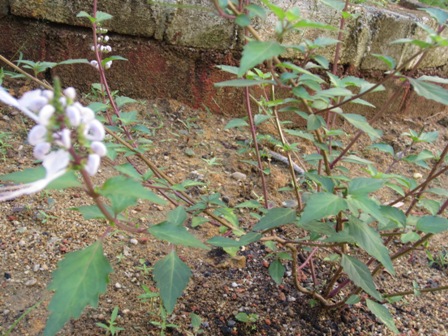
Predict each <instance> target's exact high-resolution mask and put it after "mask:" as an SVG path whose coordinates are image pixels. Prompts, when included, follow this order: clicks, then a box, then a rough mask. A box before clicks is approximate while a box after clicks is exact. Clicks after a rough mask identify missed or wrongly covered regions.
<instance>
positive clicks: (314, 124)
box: [306, 114, 326, 131]
mask: <svg viewBox="0 0 448 336" xmlns="http://www.w3.org/2000/svg"><path fill="white" fill-rule="evenodd" d="M325 125H326V123H325V120H324V118H322V117H321V116H320V115H316V114H310V115H309V116H308V120H307V125H306V129H307V130H308V131H315V130H317V129H319V128H321V127H324V126H325Z"/></svg>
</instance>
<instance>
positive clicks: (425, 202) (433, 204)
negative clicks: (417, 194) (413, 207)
mask: <svg viewBox="0 0 448 336" xmlns="http://www.w3.org/2000/svg"><path fill="white" fill-rule="evenodd" d="M417 205H418V206H420V207H423V208H425V209H426V210H428V212H429V213H430V214H431V215H434V216H435V215H437V212H438V211H439V209H440V205H441V204H440V202H437V201H434V200H431V199H428V198H422V199H420V200H419V202H418V204H417Z"/></svg>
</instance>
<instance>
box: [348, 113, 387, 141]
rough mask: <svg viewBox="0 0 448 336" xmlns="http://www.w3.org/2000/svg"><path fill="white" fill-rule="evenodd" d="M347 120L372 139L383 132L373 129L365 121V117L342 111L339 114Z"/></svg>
mask: <svg viewBox="0 0 448 336" xmlns="http://www.w3.org/2000/svg"><path fill="white" fill-rule="evenodd" d="M340 116H341V117H342V118H344V119H345V120H347V121H348V122H349V123H350V124H352V125H353V126H355V127H356V128H358V129H360V130H361V131H363V132H364V133H366V134H367V135H368V136H369V137H370V139H371V140H372V141H374V140H376V139H378V138H379V137H381V135H382V134H383V133H382V132H381V131H380V130H376V129H374V128H373V127H372V126H370V124H369V123H368V122H367V120H366V118H365V117H363V116H362V115H359V114H352V113H344V114H341V115H340Z"/></svg>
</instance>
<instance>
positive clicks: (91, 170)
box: [84, 154, 101, 176]
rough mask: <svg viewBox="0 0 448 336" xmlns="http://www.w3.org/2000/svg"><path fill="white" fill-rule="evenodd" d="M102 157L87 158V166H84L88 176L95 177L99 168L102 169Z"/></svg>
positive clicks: (96, 155) (90, 156)
mask: <svg viewBox="0 0 448 336" xmlns="http://www.w3.org/2000/svg"><path fill="white" fill-rule="evenodd" d="M100 162H101V159H100V156H99V155H98V154H89V157H88V158H87V164H86V165H85V166H84V169H85V170H86V172H87V174H89V175H90V176H93V175H95V174H96V173H97V172H98V168H99V167H100Z"/></svg>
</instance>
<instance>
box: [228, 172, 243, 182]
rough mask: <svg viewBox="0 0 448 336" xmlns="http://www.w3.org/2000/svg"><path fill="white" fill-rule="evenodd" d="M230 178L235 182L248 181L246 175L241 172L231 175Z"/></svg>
mask: <svg viewBox="0 0 448 336" xmlns="http://www.w3.org/2000/svg"><path fill="white" fill-rule="evenodd" d="M230 177H231V178H233V179H234V180H237V181H241V180H245V179H246V174H243V173H240V172H234V173H233V174H231V175H230Z"/></svg>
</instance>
